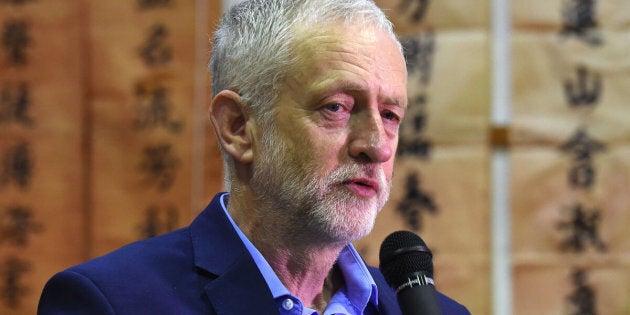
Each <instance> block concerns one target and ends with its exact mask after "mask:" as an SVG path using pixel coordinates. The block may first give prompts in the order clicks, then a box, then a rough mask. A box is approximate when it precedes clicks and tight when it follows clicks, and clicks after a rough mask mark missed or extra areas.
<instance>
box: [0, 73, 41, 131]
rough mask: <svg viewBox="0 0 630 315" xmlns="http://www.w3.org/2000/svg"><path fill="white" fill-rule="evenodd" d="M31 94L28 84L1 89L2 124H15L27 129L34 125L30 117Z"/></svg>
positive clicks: (0, 109) (0, 117)
mask: <svg viewBox="0 0 630 315" xmlns="http://www.w3.org/2000/svg"><path fill="white" fill-rule="evenodd" d="M29 94H30V93H29V88H28V85H27V84H26V83H20V84H18V85H17V86H4V87H3V88H2V89H0V124H3V123H11V122H15V123H19V124H21V125H23V126H25V127H30V126H32V125H33V119H32V118H31V117H29V115H28V109H29V107H30V97H29Z"/></svg>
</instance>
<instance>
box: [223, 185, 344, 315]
mask: <svg viewBox="0 0 630 315" xmlns="http://www.w3.org/2000/svg"><path fill="white" fill-rule="evenodd" d="M234 197H235V196H231V198H230V202H229V206H228V208H229V212H230V215H231V216H232V218H233V220H234V222H236V224H237V225H238V226H239V228H240V229H241V231H242V232H243V233H244V234H245V235H246V236H247V238H248V239H249V240H250V241H251V242H252V244H254V246H256V248H257V249H258V251H259V252H260V253H261V254H262V256H263V257H264V258H265V260H266V261H267V262H268V263H269V265H270V266H271V268H272V269H273V270H274V272H275V273H276V275H277V276H278V278H279V279H280V281H282V283H283V284H284V286H285V287H286V288H287V290H289V292H291V293H292V294H293V295H295V296H296V297H298V298H299V299H300V300H301V301H302V303H304V305H306V306H309V307H311V308H314V309H317V310H318V311H320V312H321V311H322V310H323V309H324V308H325V307H326V305H327V303H328V301H329V300H330V297H331V296H332V295H333V294H334V292H335V290H336V289H337V288H338V286H339V282H340V281H339V279H341V273H340V271H339V270H336V269H337V268H333V266H334V264H335V261H336V260H337V257H338V256H339V252H340V251H341V250H342V249H343V247H344V246H346V245H347V243H327V242H322V241H321V238H319V237H317V236H314V235H312V234H311V233H309V232H308V231H304V230H300V229H295V226H294V225H293V224H290V223H288V222H286V221H284V220H283V219H282V218H278V217H277V216H273V215H269V213H270V211H266V210H264V209H261V207H260V204H259V205H257V206H246V205H245V204H239V202H238V201H242V200H246V199H241V198H234ZM237 200H238V201H237Z"/></svg>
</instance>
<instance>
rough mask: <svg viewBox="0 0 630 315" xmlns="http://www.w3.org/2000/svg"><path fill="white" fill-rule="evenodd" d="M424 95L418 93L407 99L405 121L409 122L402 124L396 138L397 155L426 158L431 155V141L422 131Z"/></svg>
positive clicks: (423, 123) (424, 116) (423, 124)
mask: <svg viewBox="0 0 630 315" xmlns="http://www.w3.org/2000/svg"><path fill="white" fill-rule="evenodd" d="M426 98H427V97H426V95H424V94H423V95H420V96H418V97H416V98H413V99H410V100H409V106H408V109H407V117H409V118H406V119H405V121H408V120H410V121H409V123H404V124H402V128H403V130H401V132H400V135H399V137H400V138H399V140H398V150H397V151H396V154H397V155H398V156H406V155H411V156H416V157H419V158H423V159H428V158H429V157H430V155H431V149H432V143H431V142H430V141H429V140H427V139H426V138H425V137H424V136H423V135H422V132H423V131H424V129H425V128H426V120H427V119H426V111H425V105H426Z"/></svg>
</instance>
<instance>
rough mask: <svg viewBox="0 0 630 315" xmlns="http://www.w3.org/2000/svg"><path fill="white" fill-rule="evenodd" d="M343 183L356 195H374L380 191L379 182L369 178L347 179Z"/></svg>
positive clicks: (369, 196)
mask: <svg viewBox="0 0 630 315" xmlns="http://www.w3.org/2000/svg"><path fill="white" fill-rule="evenodd" d="M343 184H344V185H345V186H346V187H348V189H350V190H351V191H352V192H354V193H355V194H356V195H358V196H359V197H363V198H371V197H374V196H375V195H376V194H377V193H378V191H379V184H378V182H377V181H375V180H372V179H369V178H354V179H351V180H347V181H345V182H344V183H343Z"/></svg>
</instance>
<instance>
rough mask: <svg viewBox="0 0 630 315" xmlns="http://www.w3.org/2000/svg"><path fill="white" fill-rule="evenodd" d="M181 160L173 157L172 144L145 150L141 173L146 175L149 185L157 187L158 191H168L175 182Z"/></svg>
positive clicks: (150, 147) (149, 147)
mask: <svg viewBox="0 0 630 315" xmlns="http://www.w3.org/2000/svg"><path fill="white" fill-rule="evenodd" d="M179 166H180V160H179V159H178V158H177V157H176V156H174V155H173V150H172V146H171V145H170V144H159V145H154V146H148V147H146V148H144V160H143V161H142V163H140V166H139V167H140V171H141V172H143V173H145V181H146V182H147V183H148V184H153V183H154V182H155V183H156V185H157V188H158V190H160V191H166V190H168V189H169V188H170V187H171V185H172V184H173V182H174V181H175V175H176V172H177V168H178V167H179Z"/></svg>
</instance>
